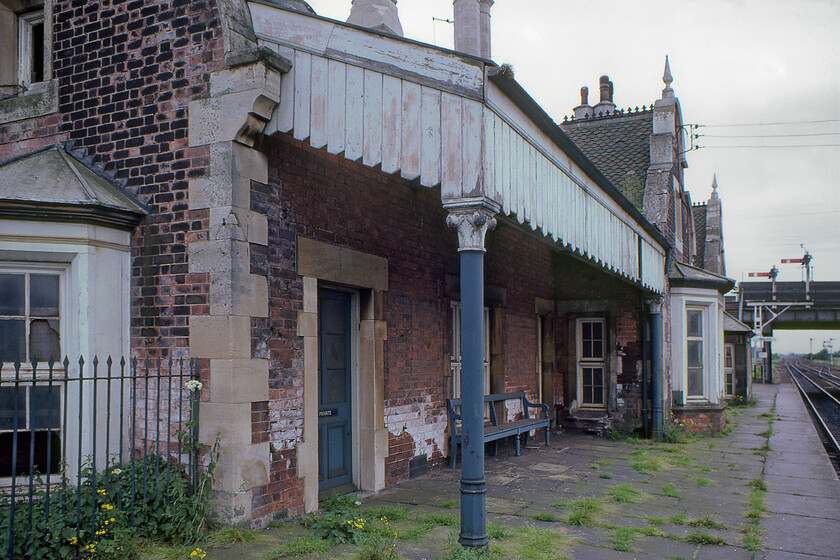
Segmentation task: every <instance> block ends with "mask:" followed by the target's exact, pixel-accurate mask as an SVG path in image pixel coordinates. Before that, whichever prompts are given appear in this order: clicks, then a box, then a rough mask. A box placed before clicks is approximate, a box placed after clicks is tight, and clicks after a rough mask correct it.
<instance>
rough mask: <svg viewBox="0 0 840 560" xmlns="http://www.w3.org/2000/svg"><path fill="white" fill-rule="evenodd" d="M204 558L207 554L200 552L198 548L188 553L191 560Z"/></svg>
mask: <svg viewBox="0 0 840 560" xmlns="http://www.w3.org/2000/svg"><path fill="white" fill-rule="evenodd" d="M206 556H207V553H206V552H204V551H203V550H201V549H200V548H196V549H195V550H193V551H192V552H190V557H191V558H205V557H206Z"/></svg>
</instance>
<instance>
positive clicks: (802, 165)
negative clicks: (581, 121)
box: [309, 0, 840, 353]
mask: <svg viewBox="0 0 840 560" xmlns="http://www.w3.org/2000/svg"><path fill="white" fill-rule="evenodd" d="M309 4H310V5H311V6H312V8H313V9H314V10H315V11H316V12H317V13H318V14H319V15H322V16H326V17H331V18H335V19H339V20H346V19H347V16H348V15H349V13H350V6H351V1H350V0H311V1H310V2H309ZM397 7H398V9H399V14H400V20H401V23H402V26H403V30H404V33H405V36H406V37H408V38H410V39H415V40H418V41H423V42H427V43H432V44H436V45H438V46H441V47H445V48H452V34H453V30H452V25H451V24H449V23H446V22H440V21H434V20H433V19H432V18H439V19H449V20H451V19H452V0H399V1H398V3H397ZM491 13H492V51H493V57H492V58H493V60H494V61H496V62H497V63H499V64H502V63H509V64H511V65H512V66H513V69H514V72H515V76H516V79H517V81H518V82H519V83H520V84H521V85H522V86H523V87H524V88H525V89H526V90H527V91H528V92H529V93H530V94H531V96H532V97H534V99H535V100H536V101H537V102H538V103H539V104H540V105H541V106H542V107H543V108H544V109H545V110H546V111H547V112H548V114H549V115H551V116H552V118H554V120H555V121H556V122H562V120H563V117H564V116H565V115H570V114H571V113H572V109H573V108H574V107H575V106H576V105H578V104H579V103H580V88H581V86H588V87H589V92H590V94H589V100H590V104H593V105H594V104H595V103H596V102H597V100H598V78H599V76H601V75H603V74H606V75H608V76H609V77H610V79H611V80H612V81H613V83H614V88H615V97H614V100H615V103H616V104H617V105H618V106H619V107H622V108H627V107H630V106H632V107H636V106H640V107H641V106H642V105H650V104H651V103H652V102H653V101H654V100H656V99H658V98H659V97H660V96H661V91H662V88H663V87H664V84H663V83H662V74H663V69H664V63H665V56H666V55H668V57H669V60H670V67H671V74H672V75H673V78H674V81H673V83H672V84H671V87H673V89H674V91H675V93H676V95H677V97H678V98H679V100H680V106H681V109H682V113H683V121H684V122H685V123H686V124H697V125H701V126H699V127H698V128H697V129H695V130H694V134H698V135H702V136H700V137H699V138H697V139H696V140H695V144H696V145H699V146H703V147H702V148H700V149H697V150H693V151H691V152H690V153H688V154H686V157H687V160H688V164H689V168H688V169H686V171H685V179H686V181H685V184H686V187H687V188H688V190H689V191H690V192H691V198H692V201H693V202H702V201H705V200H708V198H709V195H710V194H711V184H712V178H713V176H714V175H715V174H717V183H718V194H719V195H720V197H721V201H722V204H723V235H724V247H725V251H726V268H727V270H726V272H727V276H729V277H730V278H733V279H734V280H736V281H738V282H740V281H741V280H748V277H747V275H748V273H750V272H766V271H768V270H769V269H770V268H771V267H772V266H774V265H775V266H776V267H777V268H778V269H779V271H780V272H779V277H778V280H779V281H799V280H801V279H802V269H801V267H800V266H799V265H795V264H781V263H780V261H781V259H783V258H798V257H801V256H802V254H803V253H804V251H803V249H802V248H801V245H804V247H805V248H806V249H807V250H808V251H809V252H810V253H811V255H812V256H813V258H814V260H813V263H812V265H813V269H812V274H813V276H812V277H813V278H814V279H816V280H818V281H819V280H836V281H840V0H797V1H796V2H791V1H790V0H702V1H697V0H496V3H495V5H494V6H493V8H492V12H491ZM772 123H784V124H772ZM774 334H775V336H776V342H775V343H774V345H773V350H774V351H775V352H780V353H787V352H794V351H795V352H808V351H809V350H808V349H809V345H810V341H809V339H810V338H813V339H814V342H813V345H814V349H815V351H816V350H817V349H819V348H822V342H823V341H824V340H828V339H829V338H834V347H835V349H837V348H840V331H797V332H791V331H776V332H775V333H774Z"/></svg>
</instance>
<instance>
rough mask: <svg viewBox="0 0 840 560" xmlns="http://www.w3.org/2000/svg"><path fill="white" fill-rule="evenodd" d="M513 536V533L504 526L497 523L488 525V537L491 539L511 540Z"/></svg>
mask: <svg viewBox="0 0 840 560" xmlns="http://www.w3.org/2000/svg"><path fill="white" fill-rule="evenodd" d="M512 535H513V531H511V530H510V529H508V528H507V527H503V526H502V525H496V524H495V523H488V524H487V536H488V537H490V538H491V539H509V538H510V537H511V536H512Z"/></svg>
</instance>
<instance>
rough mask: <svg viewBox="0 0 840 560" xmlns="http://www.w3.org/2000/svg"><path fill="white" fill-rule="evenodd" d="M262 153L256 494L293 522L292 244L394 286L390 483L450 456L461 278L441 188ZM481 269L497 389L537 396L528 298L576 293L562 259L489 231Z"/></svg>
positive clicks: (266, 145) (297, 501)
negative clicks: (500, 364)
mask: <svg viewBox="0 0 840 560" xmlns="http://www.w3.org/2000/svg"><path fill="white" fill-rule="evenodd" d="M258 147H259V149H260V150H262V151H263V152H264V153H266V154H267V156H268V158H269V182H268V183H269V184H267V185H262V184H256V183H255V184H253V188H252V209H253V210H254V211H258V212H262V213H265V214H267V215H268V219H269V243H268V249H267V251H260V250H254V251H252V272H253V273H258V274H265V275H266V276H267V277H268V280H269V299H270V309H269V317H268V319H267V320H261V319H254V321H253V323H252V327H253V330H252V333H253V337H252V352H253V356H254V357H264V358H268V359H269V360H270V395H269V396H270V400H269V403H268V417H269V438H270V441H271V443H272V452H273V461H272V466H271V481H272V482H271V484H270V485H269V486H268V487H266V488H262V489H258V490H257V491H255V500H256V499H258V500H259V504H261V505H258V504H257V502H255V508H257V509H256V510H255V515H257V516H260V515H269V514H275V513H277V512H281V511H283V510H286V511H287V512H288V513H289V514H292V515H293V514H295V513H297V512H300V509H301V507H302V497H301V496H302V494H301V489H300V483H299V481H297V480H296V476H297V472H296V470H295V469H296V468H297V467H296V463H295V459H296V456H295V445H296V440H297V438H299V437H300V435H301V433H302V413H303V410H302V406H303V401H302V395H303V347H302V340H301V338H300V337H298V336H297V330H296V329H297V313H298V312H299V311H300V310H301V309H302V301H303V287H302V280H301V279H300V278H299V277H298V276H297V274H296V269H295V260H296V241H295V240H296V236H297V235H301V236H304V237H309V238H313V239H317V240H320V241H323V242H327V243H333V244H337V245H341V246H344V247H349V248H352V249H355V250H358V251H362V252H365V253H370V254H374V255H378V256H381V257H384V258H387V259H388V266H389V290H388V291H387V292H385V293H384V294H383V301H382V305H383V313H384V316H383V318H384V320H385V321H386V322H387V325H388V338H387V340H386V342H385V411H386V412H385V414H386V426H387V428H388V430H389V432H390V435H389V452H388V456H387V459H386V484H389V485H390V484H393V483H395V482H398V481H400V480H403V479H404V478H406V477H407V476H408V461H409V460H410V459H411V458H412V457H413V456H414V455H415V454H417V453H418V450H420V452H427V453H428V458H429V462H430V465H431V466H433V467H434V466H437V465H440V464H441V463H442V462H443V452H445V451H446V450H445V449H442V447H444V446H445V439H444V438H443V431H444V428H445V426H446V418H445V410H444V399H445V397H446V374H447V372H448V367H449V364H448V350H449V349H448V332H449V325H448V313H449V302H450V300H449V298H448V296H447V293H446V277H447V275H452V276H457V275H458V273H459V264H458V252H457V235H456V232H455V230H453V229H450V228H447V227H446V225H445V224H446V222H445V218H446V212H445V211H444V210H443V208H442V206H441V202H440V192H439V190H438V189H426V188H420V187H416V186H414V185H412V184H411V183H410V182H408V181H405V180H402V179H400V178H398V177H394V176H389V175H385V174H383V173H381V172H380V171H378V170H374V169H369V168H366V167H364V166H362V165H361V164H358V163H353V162H348V161H346V160H345V159H344V158H343V157H342V156H333V155H330V154H328V153H326V152H324V151H320V150H313V149H311V148H310V147H308V146H307V145H306V143H303V142H298V141H295V140H293V139H291V138H290V137H288V136H286V135H275V136H273V137H270V138H264V139H263V140H262V141H261V142H260V144H259V146H258ZM485 264H486V266H485V274H486V278H485V283H486V285H487V286H492V287H493V288H494V289H495V288H501V289H503V290H504V294H505V297H504V303H503V308H502V316H503V337H504V340H503V352H504V359H505V376H504V389H503V390H507V391H513V390H526V391H528V393H529V395H531V397H532V398H536V395H537V391H538V380H537V378H536V375H535V365H536V364H535V360H536V344H537V341H536V310H535V298H537V297H539V298H544V299H547V300H551V299H553V298H554V297H555V296H556V294H562V295H564V297H565V296H566V295H570V296H575V295H577V294H566V292H564V291H563V290H558V289H556V288H555V281H554V277H555V275H556V273H557V257H555V256H553V255H552V252H551V250H550V249H549V247H548V246H547V245H546V244H544V243H543V242H542V241H541V240H540V239H539V238H538V236H536V235H530V234H524V233H522V232H520V231H518V230H517V229H515V228H514V227H513V226H511V225H508V224H504V223H503V224H500V226H499V228H498V229H497V230H495V231H491V232H489V233H488V235H487V253H486V263H485ZM580 266H581V267H582V268H581V269H583V270H591V268H590V267H587V266H585V265H580ZM579 270H580V269H579V268H575V269H574V271H573V272H569V273H567V274H563V275H561V277H562V279H563V281H565V282H569V281H571V280H578V278H577V277H575V276H574V274H575V273H577V272H579ZM603 277H604V275H603V273H595V274H594V278H596V279H598V278H601V280H600V282H601V284H599V285H598V286H597V289H596V290H594V291H593V297H595V296H597V294H598V290H603V289H604V288H605V286H606V287H609V289H611V290H613V292H616V293H621V294H624V293H625V292H627V291H628V290H627V289H626V288H624V287H623V286H622V284H621V283H620V282H619V281H617V280H611V282H612V283H609V282H607V283H604V281H603ZM613 284H616V285H618V286H621V287H620V288H617V287H616V286H615V285H613ZM629 291H630V292H631V293H632V292H633V290H632V289H631V290H629ZM634 297H635V296H634ZM254 426H255V430H254V434H255V435H254V436H252V437H258V436H257V435H256V434H262V427H263V422H262V416H260V417H259V419H258V421H255V424H254ZM259 437H262V436H259ZM423 450H427V451H423ZM281 481H282V482H283V483H282V484H281ZM268 496H270V498H269V497H268Z"/></svg>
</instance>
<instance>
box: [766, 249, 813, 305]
mask: <svg viewBox="0 0 840 560" xmlns="http://www.w3.org/2000/svg"><path fill="white" fill-rule="evenodd" d="M800 247H802V248H803V249H805V246H804V245H800ZM812 259H813V257H812V256H811V253H809V252H808V249H805V255H804V256H802V258H799V259H782V264H795V263H799V264H801V265H802V268H804V269H805V299H811V296H810V294H811V260H812ZM774 268H775V267H774Z"/></svg>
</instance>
